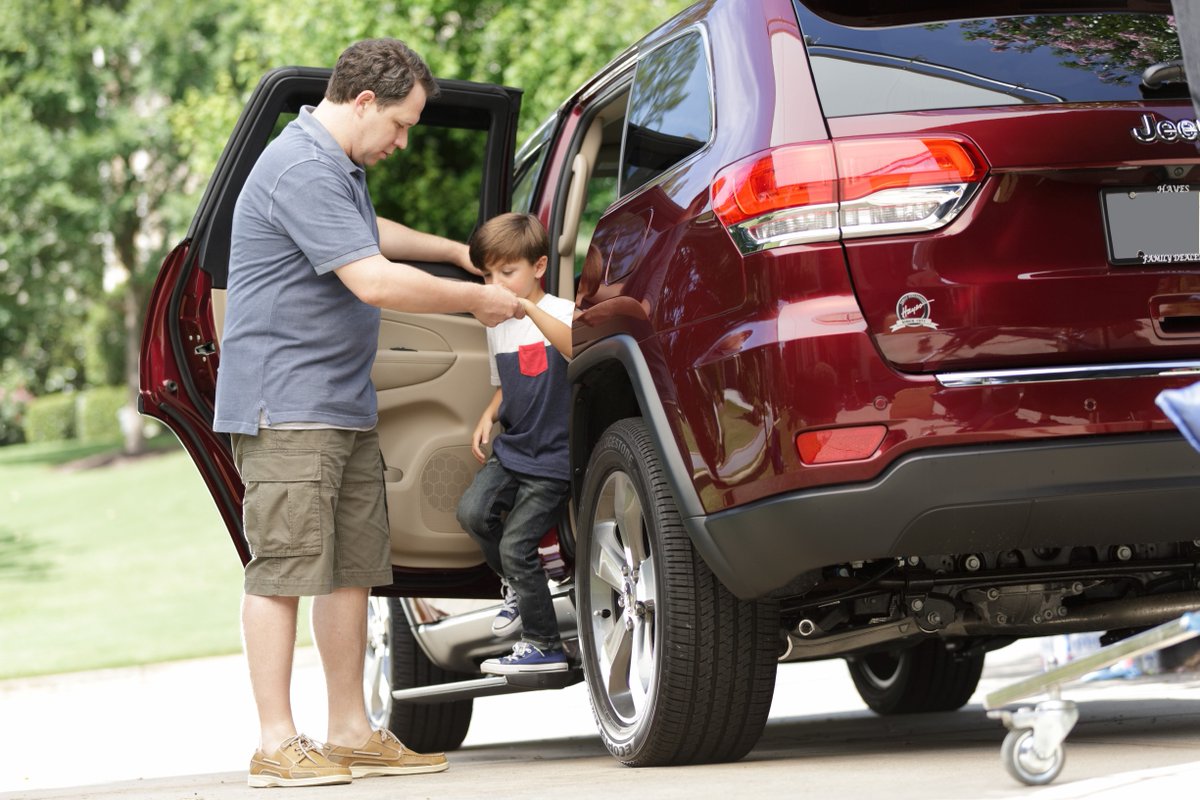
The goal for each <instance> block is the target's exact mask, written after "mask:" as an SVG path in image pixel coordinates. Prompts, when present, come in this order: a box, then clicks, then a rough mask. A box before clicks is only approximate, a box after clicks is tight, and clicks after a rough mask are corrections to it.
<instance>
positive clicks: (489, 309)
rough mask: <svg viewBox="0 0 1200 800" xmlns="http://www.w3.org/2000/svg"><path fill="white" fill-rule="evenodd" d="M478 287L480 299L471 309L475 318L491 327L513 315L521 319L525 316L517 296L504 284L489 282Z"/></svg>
mask: <svg viewBox="0 0 1200 800" xmlns="http://www.w3.org/2000/svg"><path fill="white" fill-rule="evenodd" d="M478 289H479V299H478V300H477V301H476V303H475V307H474V308H473V309H471V313H472V314H473V315H474V316H475V319H477V320H479V321H480V322H482V323H483V324H484V325H487V326H488V327H489V328H491V327H493V326H495V325H499V324H500V323H501V322H504V321H505V320H506V319H512V318H513V317H517V318H518V319H520V318H521V317H524V316H525V309H524V308H522V307H521V304H520V302H519V301H518V300H517V296H516V295H515V294H513V293H512V292H510V291H509V290H508V289H505V288H504V287H503V286H497V285H496V284H487V285H485V286H479V287H478Z"/></svg>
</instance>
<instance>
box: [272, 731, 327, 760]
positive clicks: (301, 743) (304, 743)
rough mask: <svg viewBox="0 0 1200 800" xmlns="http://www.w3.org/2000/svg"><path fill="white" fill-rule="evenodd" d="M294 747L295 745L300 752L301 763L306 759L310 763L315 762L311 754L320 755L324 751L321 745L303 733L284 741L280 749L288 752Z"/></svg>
mask: <svg viewBox="0 0 1200 800" xmlns="http://www.w3.org/2000/svg"><path fill="white" fill-rule="evenodd" d="M292 745H295V747H296V749H297V750H299V751H300V760H301V761H303V760H305V759H308V760H309V761H313V760H315V759H313V757H312V756H310V755H309V753H320V752H321V749H322V748H321V745H319V744H317V743H316V742H314V741H313V740H312V739H310V738H308V737H307V736H305V735H304V734H303V733H298V734H296V735H295V736H293V737H291V738H290V739H284V741H283V744H281V745H279V749H280V750H287V749H288V748H289V747H291V746H292Z"/></svg>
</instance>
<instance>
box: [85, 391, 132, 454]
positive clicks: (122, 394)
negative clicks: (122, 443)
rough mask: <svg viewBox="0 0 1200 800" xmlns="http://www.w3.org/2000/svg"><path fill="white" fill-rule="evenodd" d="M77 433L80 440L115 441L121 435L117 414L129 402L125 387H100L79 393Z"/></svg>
mask: <svg viewBox="0 0 1200 800" xmlns="http://www.w3.org/2000/svg"><path fill="white" fill-rule="evenodd" d="M77 396H78V398H79V399H78V401H77V402H76V405H75V423H76V431H77V434H78V436H79V438H80V439H83V440H85V441H88V440H92V439H115V438H118V437H120V435H121V423H120V421H119V420H118V419H117V412H118V411H120V409H121V408H122V407H123V406H124V405H125V404H126V403H127V402H128V401H129V394H128V390H127V389H126V388H125V387H124V386H98V387H96V388H94V389H85V390H84V391H82V392H79V393H78V395H77Z"/></svg>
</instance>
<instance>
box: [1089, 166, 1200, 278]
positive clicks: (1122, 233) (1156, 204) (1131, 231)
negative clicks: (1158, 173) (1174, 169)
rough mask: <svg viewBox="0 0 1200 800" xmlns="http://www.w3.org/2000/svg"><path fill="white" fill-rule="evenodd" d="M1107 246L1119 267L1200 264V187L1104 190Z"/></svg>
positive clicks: (1165, 186) (1150, 187)
mask: <svg viewBox="0 0 1200 800" xmlns="http://www.w3.org/2000/svg"><path fill="white" fill-rule="evenodd" d="M1100 208H1101V211H1102V212H1103V214H1104V241H1105V246H1106V247H1107V248H1108V261H1109V263H1110V264H1113V265H1115V266H1131V265H1134V266H1145V267H1164V266H1189V265H1192V266H1194V265H1196V264H1200V186H1196V185H1186V184H1162V185H1159V186H1133V187H1126V188H1122V189H1103V190H1101V192H1100Z"/></svg>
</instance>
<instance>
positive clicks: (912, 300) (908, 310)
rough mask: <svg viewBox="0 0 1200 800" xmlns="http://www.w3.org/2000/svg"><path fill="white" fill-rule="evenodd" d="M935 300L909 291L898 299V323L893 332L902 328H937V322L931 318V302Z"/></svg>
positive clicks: (893, 327)
mask: <svg viewBox="0 0 1200 800" xmlns="http://www.w3.org/2000/svg"><path fill="white" fill-rule="evenodd" d="M932 302H933V301H932V300H930V299H929V298H928V297H926V296H925V295H923V294H919V293H917V292H909V293H908V294H904V295H901V296H900V299H899V300H897V301H896V324H895V325H893V326H892V332H893V333H895V332H896V331H898V330H900V329H901V328H930V329H932V330H935V331H936V330H937V323H936V322H934V321H933V320H931V319H930V318H929V304H930V303H932Z"/></svg>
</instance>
